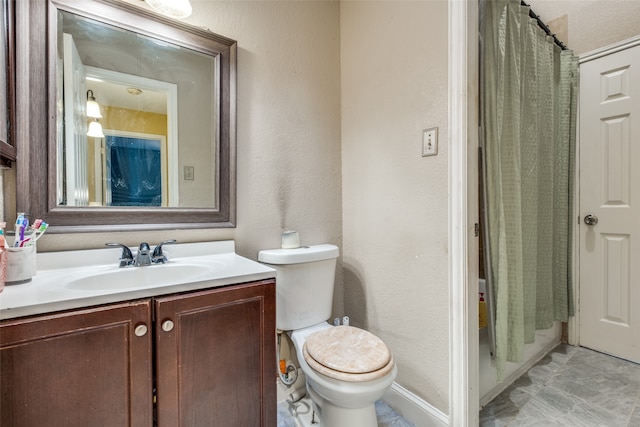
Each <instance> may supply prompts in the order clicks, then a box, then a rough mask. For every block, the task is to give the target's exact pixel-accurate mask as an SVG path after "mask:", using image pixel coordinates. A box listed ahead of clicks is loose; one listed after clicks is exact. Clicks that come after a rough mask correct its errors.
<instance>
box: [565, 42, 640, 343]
mask: <svg viewBox="0 0 640 427" xmlns="http://www.w3.org/2000/svg"><path fill="white" fill-rule="evenodd" d="M638 45H640V35H639V36H635V37H632V38H630V39H626V40H622V41H620V42H617V43H613V44H610V45H608V46H604V47H601V48H599V49H595V50H592V51H590V52H587V53H583V54H582V55H580V56H579V58H578V64H579V66H581V65H582V64H583V63H585V62H588V61H592V60H594V59H598V58H602V57H603V56H607V55H611V54H614V53H616V52H620V51H622V50H625V49H629V48H632V47H635V46H638ZM577 141H578V143H577V144H576V179H575V188H574V190H575V193H574V194H575V203H574V218H577V221H576V222H574V233H573V235H574V245H573V246H574V247H573V259H574V262H573V271H574V275H573V277H574V278H575V280H574V282H573V298H574V307H575V315H574V316H573V317H570V318H569V322H568V328H567V329H568V331H567V332H568V342H569V344H571V345H580V304H578V302H579V301H580V243H581V242H580V233H579V230H578V227H579V224H580V218H581V213H580V179H579V177H580V110H578V132H577Z"/></svg>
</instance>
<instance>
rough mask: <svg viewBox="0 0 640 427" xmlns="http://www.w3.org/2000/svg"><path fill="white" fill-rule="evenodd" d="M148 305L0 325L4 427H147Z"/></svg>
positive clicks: (117, 306) (0, 412)
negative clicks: (140, 329) (141, 328)
mask: <svg viewBox="0 0 640 427" xmlns="http://www.w3.org/2000/svg"><path fill="white" fill-rule="evenodd" d="M150 307H151V301H150V300H148V299H147V300H143V301H136V302H127V303H121V304H114V305H110V306H105V307H97V308H91V309H85V310H77V311H71V312H65V313H57V314H51V315H43V316H36V317H30V318H26V319H14V320H6V321H3V322H2V323H1V324H0V426H2V427H4V426H7V427H8V426H12V427H34V426H48V427H58V426H59V427H63V426H64V427H70V426H150V425H151V424H152V419H153V418H152V409H153V406H152V402H153V400H152V399H153V395H152V393H151V390H152V389H153V388H152V375H151V372H152V370H151V368H152V365H151V360H152V359H151V357H152V351H151V350H152V348H151V338H150V334H149V333H147V334H145V335H143V336H142V337H138V336H136V335H135V329H136V326H137V325H150V324H151V309H150Z"/></svg>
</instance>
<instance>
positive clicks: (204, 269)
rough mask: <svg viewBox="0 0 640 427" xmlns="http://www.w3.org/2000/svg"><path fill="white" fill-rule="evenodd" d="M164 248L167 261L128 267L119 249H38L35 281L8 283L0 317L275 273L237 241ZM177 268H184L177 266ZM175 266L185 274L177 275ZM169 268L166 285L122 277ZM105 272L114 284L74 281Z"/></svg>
mask: <svg viewBox="0 0 640 427" xmlns="http://www.w3.org/2000/svg"><path fill="white" fill-rule="evenodd" d="M133 249H134V248H132V250H133ZM163 249H164V250H165V252H166V253H168V254H169V262H168V263H167V264H164V265H162V264H158V265H151V266H147V267H125V268H119V267H118V260H119V258H120V253H121V250H120V249H119V248H114V249H94V250H83V251H67V252H48V253H42V254H38V255H37V274H36V275H35V276H34V277H33V279H32V280H31V282H28V283H24V284H16V285H7V286H5V288H4V290H3V291H2V292H1V293H0V319H10V318H15V317H22V316H28V315H34V314H43V313H49V312H54V311H60V310H68V309H72V308H82V307H89V306H94V305H101V304H107V303H114V302H120V301H128V300H134V299H139V298H145V297H151V296H157V295H165V294H172V293H176V292H184V291H190V290H198V289H206V288H215V287H219V286H225V285H231V284H234V283H244V282H251V281H255V280H264V279H269V278H274V277H276V272H275V270H274V269H272V268H270V267H268V266H266V265H264V264H260V263H258V262H255V261H252V260H250V259H247V258H244V257H241V256H239V255H237V254H236V253H235V243H234V242H233V241H220V242H203V243H185V244H174V245H166V246H163ZM134 253H135V251H134ZM176 267H180V268H181V269H178V270H176ZM132 269H134V270H137V271H134V270H132ZM152 269H155V270H153V271H152ZM191 269H192V270H193V273H191V272H190V273H189V274H186V276H185V275H184V272H185V271H189V270H191ZM124 270H127V271H124ZM176 271H179V272H180V276H181V277H177V275H176V274H175V272H176ZM164 272H167V274H166V276H165V277H163V278H162V283H161V284H158V283H153V284H149V283H134V282H135V281H126V282H123V281H121V280H117V278H119V277H121V276H123V275H124V276H127V275H131V274H132V273H133V274H135V275H137V274H142V275H145V274H147V273H153V274H152V275H151V276H152V277H160V276H163V273H164ZM100 276H103V277H108V278H111V277H114V278H115V279H114V280H113V287H111V286H109V285H105V286H102V287H100V286H98V287H97V288H96V289H85V288H83V286H77V285H76V286H74V285H75V284H77V283H81V284H88V285H87V287H88V288H91V287H92V286H93V284H92V281H93V278H94V277H95V278H98V277H100ZM174 276H176V277H175V278H174ZM97 282H98V280H95V282H94V283H97Z"/></svg>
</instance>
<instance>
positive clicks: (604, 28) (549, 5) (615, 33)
mask: <svg viewBox="0 0 640 427" xmlns="http://www.w3.org/2000/svg"><path fill="white" fill-rule="evenodd" d="M527 3H529V4H530V5H531V7H532V8H533V11H534V12H535V13H537V14H538V15H540V18H541V19H542V20H543V21H544V22H547V23H548V22H549V21H552V20H555V19H557V18H560V17H562V16H564V15H567V18H568V27H567V30H568V40H563V42H567V45H568V46H569V48H571V49H573V51H574V52H575V53H576V54H578V55H581V54H583V53H587V52H590V51H592V50H595V49H598V48H600V47H604V46H608V45H610V44H613V43H615V42H618V41H621V40H626V39H628V38H631V37H634V36H637V35H640V1H638V0H595V1H594V0H581V1H575V0H555V1H550V0H531V1H528V2H527Z"/></svg>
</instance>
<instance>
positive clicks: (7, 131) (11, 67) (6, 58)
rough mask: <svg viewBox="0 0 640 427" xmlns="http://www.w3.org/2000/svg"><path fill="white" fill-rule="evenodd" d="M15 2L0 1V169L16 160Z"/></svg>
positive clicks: (9, 0)
mask: <svg viewBox="0 0 640 427" xmlns="http://www.w3.org/2000/svg"><path fill="white" fill-rule="evenodd" d="M14 1H15V0H0V2H2V13H1V14H0V19H2V25H1V26H0V27H1V28H2V29H1V31H3V32H4V42H5V43H4V45H3V46H1V47H0V49H2V50H3V51H4V52H3V54H2V62H1V63H0V66H2V67H3V68H4V70H5V73H4V75H5V81H4V82H0V96H1V97H2V98H3V100H4V102H3V103H2V107H1V108H0V110H2V111H1V114H2V122H0V126H2V131H0V167H9V166H11V162H13V161H15V160H16V147H15V145H14V143H15V138H14V129H13V128H14V125H15V101H16V97H15V81H16V76H15V69H16V67H15V37H14V36H15V29H14V25H15V15H14V6H15V4H14Z"/></svg>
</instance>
